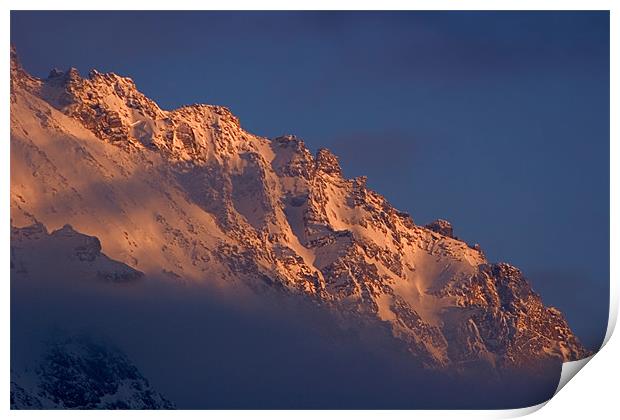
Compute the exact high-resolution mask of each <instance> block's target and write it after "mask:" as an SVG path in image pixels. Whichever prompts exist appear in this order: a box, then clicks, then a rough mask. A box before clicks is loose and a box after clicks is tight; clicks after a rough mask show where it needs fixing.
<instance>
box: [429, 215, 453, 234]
mask: <svg viewBox="0 0 620 420" xmlns="http://www.w3.org/2000/svg"><path fill="white" fill-rule="evenodd" d="M424 227H425V228H427V229H429V230H432V231H433V232H436V233H439V234H440V235H443V236H447V237H449V238H454V237H455V236H454V232H453V230H452V223H450V222H448V221H447V220H444V219H437V220H434V221H432V222H431V223H429V224H427V225H426V226H424Z"/></svg>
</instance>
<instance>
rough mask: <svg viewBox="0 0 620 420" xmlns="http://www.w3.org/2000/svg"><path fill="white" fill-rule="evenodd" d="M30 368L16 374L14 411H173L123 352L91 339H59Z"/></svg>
mask: <svg viewBox="0 0 620 420" xmlns="http://www.w3.org/2000/svg"><path fill="white" fill-rule="evenodd" d="M59 334H60V333H59ZM30 362H31V363H32V364H26V365H23V366H12V368H11V409H35V410H36V409H171V408H174V405H173V404H172V403H171V402H170V401H168V400H167V399H165V398H164V397H163V396H162V395H160V394H159V393H157V392H156V391H154V390H153V389H152V388H151V386H150V384H149V382H148V381H147V380H146V379H145V378H144V377H143V376H142V374H141V373H140V372H139V371H138V369H137V368H136V367H135V366H134V365H133V364H132V363H131V361H129V359H128V358H127V357H126V356H125V355H124V354H123V353H122V352H121V351H120V350H118V349H116V348H113V347H110V346H109V345H107V344H105V343H103V342H98V341H95V340H93V339H92V338H90V337H89V336H87V335H77V336H69V337H66V336H62V335H56V336H54V337H52V338H50V339H48V340H47V341H46V342H45V343H44V345H43V349H42V351H41V355H40V356H39V357H38V358H37V359H36V360H33V361H30Z"/></svg>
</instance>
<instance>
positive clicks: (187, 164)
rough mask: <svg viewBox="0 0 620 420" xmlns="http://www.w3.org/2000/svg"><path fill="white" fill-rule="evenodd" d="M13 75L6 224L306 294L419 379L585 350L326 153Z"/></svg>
mask: <svg viewBox="0 0 620 420" xmlns="http://www.w3.org/2000/svg"><path fill="white" fill-rule="evenodd" d="M12 58H13V53H12ZM11 69H12V73H11V89H12V90H11V160H12V165H11V215H12V220H13V223H14V224H15V226H17V227H24V226H29V225H31V224H32V223H33V222H35V221H37V222H38V221H40V222H42V223H44V224H45V225H46V226H48V228H50V229H58V228H60V227H61V226H64V225H65V224H67V223H69V224H71V225H72V226H74V227H75V228H76V229H77V230H78V231H80V232H88V233H89V234H90V235H94V236H96V237H97V238H98V239H99V241H100V242H101V245H102V247H103V249H104V251H105V253H106V254H107V255H109V256H110V257H111V258H114V259H115V260H118V261H121V262H123V263H124V264H126V265H127V266H130V267H133V269H135V270H139V271H140V272H143V273H145V274H146V275H147V276H159V275H164V277H166V278H170V279H183V280H186V281H210V282H221V283H222V284H223V285H226V284H234V285H246V286H249V287H250V288H252V289H254V290H256V291H257V292H259V293H261V292H273V291H274V290H277V291H278V292H279V293H292V294H301V295H305V296H308V298H309V299H312V300H314V301H316V302H317V304H319V305H322V306H324V307H326V308H330V310H335V311H341V312H342V313H343V314H346V315H347V317H354V318H356V319H357V320H358V321H359V322H361V323H362V324H363V322H365V321H368V322H373V323H376V322H380V323H383V324H384V325H385V326H386V328H389V329H390V331H391V332H392V335H393V336H394V338H395V339H396V340H399V341H400V342H402V343H404V345H406V347H407V348H408V349H409V351H410V352H411V354H412V356H413V357H416V358H418V359H419V360H420V361H421V363H422V364H423V365H425V366H427V367H429V368H439V369H448V368H455V369H457V370H467V369H468V368H469V367H470V366H479V365H480V364H484V365H486V366H489V367H491V368H493V369H495V368H502V367H514V366H528V365H530V364H532V363H534V362H535V361H538V360H547V359H553V360H561V361H567V360H575V359H579V358H582V357H585V356H587V355H588V354H589V352H588V351H587V350H586V349H584V348H583V347H582V346H581V345H580V344H579V342H578V340H577V339H576V337H575V336H574V335H573V334H572V332H571V331H570V329H569V328H568V326H567V324H566V321H565V319H564V317H563V316H562V315H561V313H560V312H559V311H557V310H555V309H553V308H548V307H545V306H544V304H543V303H542V300H541V299H540V297H539V296H538V295H536V294H535V293H534V292H533V291H532V290H531V288H530V286H529V284H528V283H527V281H526V280H525V278H524V277H523V276H522V275H521V273H520V272H519V271H518V270H517V269H515V268H513V267H510V266H508V265H505V264H501V265H492V264H489V262H488V261H487V260H486V258H485V256H484V255H483V254H482V252H481V251H480V249H479V248H471V247H469V246H468V245H467V244H466V243H464V242H462V241H460V240H458V239H456V238H455V237H454V236H453V232H452V227H451V225H450V224H449V223H448V222H446V221H442V220H438V221H436V222H434V223H432V224H430V225H427V226H426V227H420V226H417V225H415V223H414V221H413V219H412V218H411V217H410V216H409V215H408V214H407V213H404V212H400V211H398V210H396V209H394V208H393V207H392V206H391V205H390V204H389V203H388V202H387V200H386V199H385V198H384V197H383V196H381V195H380V194H378V193H376V192H374V191H372V190H371V189H369V188H368V187H367V186H366V179H365V178H363V177H360V178H356V179H353V180H350V179H347V178H345V177H344V176H343V174H342V170H341V168H340V165H339V163H338V159H337V158H336V157H335V156H334V155H333V154H332V153H331V152H329V151H327V150H326V149H321V150H319V151H318V152H317V153H316V156H313V154H312V153H311V152H310V151H309V150H308V149H307V148H306V146H305V145H304V143H303V141H302V140H301V139H299V138H297V137H295V136H284V137H279V138H276V139H273V140H269V139H266V138H262V137H259V136H255V135H252V134H250V133H248V132H246V131H245V130H243V129H242V128H241V125H240V122H239V120H238V119H237V118H236V117H234V116H233V115H232V114H231V112H230V111H229V110H228V109H226V108H223V107H218V106H211V105H192V106H188V107H183V108H180V109H177V110H173V111H165V110H162V109H160V108H159V107H158V106H157V105H156V104H155V103H154V102H153V101H151V100H149V99H148V98H146V97H145V96H144V95H143V94H141V93H140V92H139V91H138V90H137V88H136V86H135V84H134V83H133V81H132V80H131V79H128V78H124V77H120V76H117V75H115V74H113V73H107V74H101V73H98V72H96V71H92V72H91V73H90V76H89V77H88V78H82V77H80V76H79V74H78V73H77V71H74V70H70V71H68V72H66V73H61V72H53V73H52V74H51V75H50V77H49V78H48V79H44V80H39V79H36V78H33V77H32V76H30V75H28V74H27V73H26V72H25V71H23V69H21V67H20V66H19V64H18V63H17V62H16V60H14V61H12V67H11ZM52 235H54V234H52ZM91 243H92V241H91ZM85 255H90V254H88V253H86V254H85Z"/></svg>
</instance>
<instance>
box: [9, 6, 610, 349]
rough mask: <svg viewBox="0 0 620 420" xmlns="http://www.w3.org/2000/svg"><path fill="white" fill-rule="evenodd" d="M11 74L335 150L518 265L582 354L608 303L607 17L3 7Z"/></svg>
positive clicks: (409, 206) (347, 165)
mask: <svg viewBox="0 0 620 420" xmlns="http://www.w3.org/2000/svg"><path fill="white" fill-rule="evenodd" d="M11 42H12V43H13V44H14V45H15V46H16V48H17V51H18V53H19V55H20V58H21V61H22V62H23V64H24V67H25V68H26V69H27V70H28V71H30V72H31V73H33V74H34V75H37V76H41V77H45V76H46V75H47V73H48V72H49V70H50V69H51V68H52V67H58V68H61V69H63V68H68V67H71V66H74V67H77V68H78V69H79V70H80V71H81V72H82V74H87V72H88V70H90V69H91V68H96V69H98V70H100V71H114V72H116V73H119V74H121V75H126V76H130V77H132V78H133V79H134V81H135V82H136V84H137V86H138V88H139V89H140V90H142V91H143V92H144V93H145V94H146V95H148V96H149V97H151V98H153V99H154V100H156V101H157V102H158V103H159V104H160V106H162V107H163V108H167V109H171V108H175V107H178V106H181V105H183V104H188V103H196V102H202V103H211V104H218V105H225V106H228V107H229V108H231V110H232V111H233V112H234V113H235V114H236V115H237V116H239V118H240V120H241V124H242V126H244V128H246V129H247V130H249V131H251V132H253V133H256V134H259V135H264V136H268V137H273V136H278V135H281V134H289V133H290V134H296V135H298V136H299V137H302V138H303V139H304V140H305V142H306V144H307V145H308V146H309V147H310V148H311V149H313V150H314V151H315V150H316V149H317V148H319V147H328V148H330V149H332V150H333V151H334V152H335V153H336V154H337V155H339V156H340V158H341V164H342V166H343V168H344V171H345V174H346V175H347V176H349V177H353V176H357V175H367V176H368V184H369V186H370V187H372V188H374V189H375V190H377V191H378V192H380V193H382V194H383V195H385V196H386V197H387V198H388V199H389V200H390V201H391V202H392V203H393V204H394V205H395V206H396V207H397V208H399V209H401V210H405V211H408V212H409V213H410V214H412V216H413V218H414V220H415V221H416V222H417V223H419V224H424V223H427V222H429V221H431V220H433V219H434V218H439V217H441V218H446V219H448V220H450V221H451V222H452V223H453V224H454V227H455V233H456V234H457V235H458V236H459V237H461V238H463V239H465V240H466V241H468V242H470V243H479V244H480V245H481V246H482V248H483V250H484V251H485V253H486V255H487V257H488V258H489V259H490V260H491V261H506V262H509V263H512V264H514V265H516V266H518V267H520V268H521V269H522V270H523V271H524V272H525V274H526V275H527V276H528V278H529V279H530V281H531V282H532V284H533V286H534V288H535V290H536V291H538V292H539V293H540V294H541V295H542V297H543V299H544V301H545V302H546V303H547V304H550V305H554V306H557V307H558V308H560V309H561V310H562V311H563V312H565V314H566V315H567V317H568V320H569V323H570V325H571V326H572V327H573V329H574V330H575V332H576V333H577V334H578V335H579V337H580V338H581V339H582V341H583V342H584V343H585V344H586V345H587V346H589V347H591V348H592V347H595V346H598V345H599V344H600V342H601V341H602V338H603V336H604V332H605V329H606V323H607V316H608V294H609V118H610V116H609V14H608V13H607V12H399V13H388V12H374V13H371V12H357V13H353V12H332V13H325V12H174V13H173V12H150V13H146V12H12V14H11Z"/></svg>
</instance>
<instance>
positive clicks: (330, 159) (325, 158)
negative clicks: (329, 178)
mask: <svg viewBox="0 0 620 420" xmlns="http://www.w3.org/2000/svg"><path fill="white" fill-rule="evenodd" d="M315 161H316V169H317V171H321V172H324V173H326V174H329V175H339V176H340V175H342V169H341V168H340V163H339V162H338V158H337V157H336V155H334V154H333V153H332V152H330V151H329V150H328V149H324V148H321V149H319V150H318V152H317V153H316V159H315Z"/></svg>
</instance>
